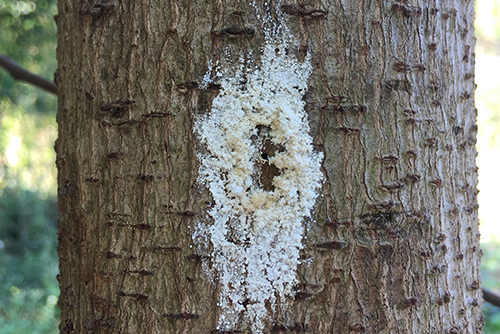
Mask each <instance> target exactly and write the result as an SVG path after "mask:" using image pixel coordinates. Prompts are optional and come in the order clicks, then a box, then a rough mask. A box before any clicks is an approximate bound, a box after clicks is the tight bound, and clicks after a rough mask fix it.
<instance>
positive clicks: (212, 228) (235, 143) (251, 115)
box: [196, 34, 322, 333]
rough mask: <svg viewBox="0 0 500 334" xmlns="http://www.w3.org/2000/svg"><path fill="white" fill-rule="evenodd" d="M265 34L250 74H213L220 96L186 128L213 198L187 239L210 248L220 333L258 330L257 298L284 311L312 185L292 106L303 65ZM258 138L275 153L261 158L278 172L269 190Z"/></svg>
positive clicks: (311, 163)
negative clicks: (199, 239) (241, 326)
mask: <svg viewBox="0 0 500 334" xmlns="http://www.w3.org/2000/svg"><path fill="white" fill-rule="evenodd" d="M266 35H267V36H268V38H267V43H266V45H265V46H264V48H263V54H262V56H261V65H260V67H259V68H255V69H251V71H244V70H243V69H242V70H241V71H240V72H239V73H236V74H235V73H234V71H233V73H232V74H230V73H231V71H230V70H225V69H224V68H222V69H220V73H219V76H220V84H221V90H220V93H219V95H218V96H217V97H216V98H215V99H214V101H213V105H212V110H211V112H210V114H209V115H208V116H206V117H204V118H202V119H200V120H199V121H198V122H197V124H196V131H197V133H198V136H199V138H200V141H201V142H202V143H204V144H205V145H206V148H207V152H208V153H205V154H200V155H199V159H200V171H199V179H198V181H199V182H200V183H203V184H206V186H207V187H208V189H209V190H210V192H211V194H212V196H213V200H214V205H213V207H212V208H211V210H210V211H209V215H210V216H211V218H212V221H213V223H212V224H207V225H203V224H201V225H200V227H199V230H198V231H197V234H198V235H202V234H204V235H207V236H208V239H209V241H210V242H211V244H212V246H213V252H212V254H211V258H212V264H213V267H214V268H215V270H216V275H217V278H218V283H219V284H220V286H221V292H220V301H219V305H220V308H221V315H220V319H219V329H220V330H232V329H235V327H236V324H237V323H238V322H239V320H241V319H243V321H244V322H245V323H248V324H252V330H253V332H254V333H261V332H262V330H263V328H264V322H263V321H264V320H265V319H266V318H269V317H270V315H271V314H270V313H269V311H268V310H267V308H266V302H267V303H268V304H269V305H271V307H272V309H273V310H274V311H276V309H277V307H280V308H281V309H282V311H283V309H284V308H286V306H287V302H286V300H287V296H288V297H290V294H291V292H292V287H293V285H294V284H296V283H297V279H296V270H297V266H298V264H299V252H300V250H301V249H302V247H303V245H302V238H303V236H304V224H303V219H304V217H309V216H310V215H311V209H312V208H313V206H314V203H315V200H316V197H317V192H318V189H319V187H320V185H321V180H322V173H321V172H320V167H321V160H322V155H321V154H320V153H315V152H314V151H313V147H312V138H311V136H310V135H309V125H308V122H307V117H306V113H305V111H304V104H305V103H304V102H303V101H302V96H303V94H304V92H305V91H306V89H307V81H308V78H309V74H310V72H311V65H310V61H309V59H306V61H304V62H303V63H301V62H299V61H298V60H296V59H294V58H293V57H292V56H288V55H286V54H285V49H286V48H288V47H289V45H286V44H287V43H285V42H280V41H278V40H276V38H271V37H269V36H270V35H271V34H266ZM263 129H266V130H265V131H263ZM265 140H268V141H270V142H271V143H272V144H273V145H274V146H276V147H279V148H281V149H279V150H277V152H276V153H275V154H274V156H271V157H264V158H265V159H266V161H265V162H268V163H269V164H274V165H275V166H276V167H277V168H278V170H279V173H278V174H279V175H277V176H275V177H274V179H273V180H272V186H273V189H272V190H264V189H263V187H262V185H261V184H259V183H260V181H259V177H260V176H259V166H262V164H263V162H264V161H263V157H262V145H263V143H264V141H265ZM277 298H279V301H281V302H280V303H279V305H278V303H277V301H278V299H277ZM240 316H241V317H242V318H241V319H240Z"/></svg>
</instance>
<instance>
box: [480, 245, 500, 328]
mask: <svg viewBox="0 0 500 334" xmlns="http://www.w3.org/2000/svg"><path fill="white" fill-rule="evenodd" d="M481 248H482V250H483V253H484V255H483V258H482V262H481V279H482V284H483V287H484V288H486V289H489V290H491V291H493V292H495V293H497V294H500V284H499V282H500V278H499V277H500V241H499V240H496V239H492V240H491V241H490V242H488V243H483V244H482V245H481ZM483 314H484V318H485V320H486V324H485V326H484V333H485V334H498V333H500V308H498V307H495V306H493V305H490V304H488V303H485V304H484V308H483Z"/></svg>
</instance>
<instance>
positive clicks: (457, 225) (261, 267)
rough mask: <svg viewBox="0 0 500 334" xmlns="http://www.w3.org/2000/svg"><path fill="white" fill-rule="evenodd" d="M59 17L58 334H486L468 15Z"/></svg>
mask: <svg viewBox="0 0 500 334" xmlns="http://www.w3.org/2000/svg"><path fill="white" fill-rule="evenodd" d="M299 3H300V2H299ZM58 6H59V15H58V19H57V21H58V27H59V29H58V38H59V46H58V62H59V69H58V71H57V77H56V83H57V84H58V92H59V93H58V94H59V113H58V123H59V139H58V141H57V144H56V150H57V154H58V159H57V166H58V170H59V195H58V196H59V215H60V217H59V234H58V235H59V255H60V276H59V282H60V287H61V296H60V299H59V306H60V308H61V310H62V313H61V325H60V330H61V332H62V333H172V334H173V333H193V334H204V333H254V334H257V333H271V332H283V333H287V332H301V333H314V334H327V333H374V334H375V333H376V334H378V333H392V334H393V333H481V332H482V326H483V318H482V312H481V311H482V308H481V306H482V297H481V292H480V291H481V290H480V283H479V282H480V273H479V262H480V256H481V250H480V248H479V232H478V219H477V201H476V195H477V190H476V184H477V168H476V166H475V156H476V149H475V135H476V131H477V126H476V124H475V118H476V110H475V107H474V99H473V96H474V88H475V87H474V32H473V23H474V9H473V2H472V1H458V0H443V1H438V2H436V1H431V2H430V3H429V2H425V1H421V0H420V1H419V0H416V1H413V2H411V4H410V3H407V2H406V1H402V2H387V1H376V0H365V1H343V2H342V1H337V0H323V1H320V0H312V1H309V2H307V3H305V2H304V3H302V4H299V5H297V3H296V2H292V1H290V0H286V1H285V0H283V1H282V3H279V1H278V0H273V1H271V0H269V3H267V2H263V1H256V0H255V1H252V0H247V1H241V0H211V1H196V0H168V1H166V2H165V1H149V2H137V1H136V2H134V1H120V2H107V3H106V2H103V3H100V2H99V3H95V4H92V3H88V2H80V1H75V0H66V1H59V4H58ZM252 94H253V95H252ZM318 195H319V196H318ZM299 256H300V261H299Z"/></svg>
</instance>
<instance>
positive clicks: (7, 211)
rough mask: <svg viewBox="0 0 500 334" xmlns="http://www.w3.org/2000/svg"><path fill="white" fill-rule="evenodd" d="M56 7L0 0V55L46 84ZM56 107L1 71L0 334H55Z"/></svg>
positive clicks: (50, 0)
mask: <svg viewBox="0 0 500 334" xmlns="http://www.w3.org/2000/svg"><path fill="white" fill-rule="evenodd" d="M56 13H57V8H56V1H55V0H39V1H15V0H0V53H3V54H6V55H8V56H10V57H11V58H13V59H14V60H15V61H17V62H18V63H19V64H20V65H21V66H23V67H24V68H26V69H28V70H30V71H31V72H33V73H36V74H39V75H42V76H44V77H45V78H47V79H50V80H52V79H53V73H54V71H55V69H56V66H57V65H56V59H55V50H56V43H57V41H56V25H55V22H54V20H53V16H54V15H55V14H56ZM56 110H57V100H56V98H55V97H54V96H53V95H50V94H48V93H46V92H44V91H42V90H40V89H38V88H35V87H33V86H31V85H29V84H26V83H23V82H18V81H15V80H14V79H12V78H11V77H10V75H9V74H8V73H7V72H6V71H3V70H1V69H0V332H1V333H2V334H10V333H12V334H14V333H16V334H18V333H20V334H24V333H26V334H28V333H29V334H31V333H35V334H48V333H57V332H58V330H57V326H58V322H59V320H58V316H59V309H58V308H57V297H58V296H59V287H58V284H57V280H56V275H57V273H58V267H57V266H58V260H57V235H56V232H57V205H56V170H55V164H54V162H55V153H54V150H53V148H52V147H53V145H54V141H55V139H56V136H57V134H56V132H57V126H56V122H55V114H56Z"/></svg>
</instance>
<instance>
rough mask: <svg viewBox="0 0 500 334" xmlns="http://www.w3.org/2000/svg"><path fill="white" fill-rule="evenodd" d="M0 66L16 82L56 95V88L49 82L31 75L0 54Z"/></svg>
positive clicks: (12, 60)
mask: <svg viewBox="0 0 500 334" xmlns="http://www.w3.org/2000/svg"><path fill="white" fill-rule="evenodd" d="M0 66H1V67H3V68H4V69H5V70H7V72H9V73H10V75H11V76H12V77H13V78H14V79H16V80H22V81H26V82H28V83H30V84H32V85H35V86H37V87H39V88H42V89H45V90H46V91H48V92H51V93H52V94H55V95H57V86H56V85H55V84H54V83H53V82H52V81H50V80H47V79H45V78H43V77H41V76H39V75H36V74H34V73H31V72H30V71H28V70H26V69H24V68H23V67H21V65H19V64H18V63H16V62H15V61H14V59H12V58H10V57H8V56H6V55H4V54H0Z"/></svg>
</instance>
